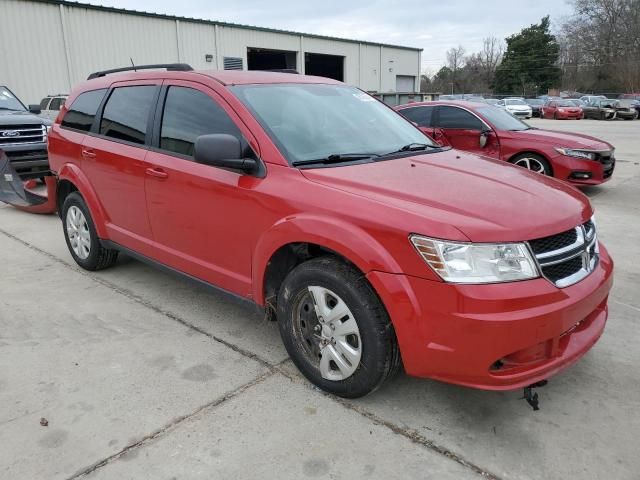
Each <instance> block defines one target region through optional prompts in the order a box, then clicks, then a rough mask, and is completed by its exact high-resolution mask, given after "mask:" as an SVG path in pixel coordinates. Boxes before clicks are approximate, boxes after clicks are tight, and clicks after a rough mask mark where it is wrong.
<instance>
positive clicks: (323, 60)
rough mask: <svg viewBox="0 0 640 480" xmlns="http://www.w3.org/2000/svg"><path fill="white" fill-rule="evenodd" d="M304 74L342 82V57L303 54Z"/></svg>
mask: <svg viewBox="0 0 640 480" xmlns="http://www.w3.org/2000/svg"><path fill="white" fill-rule="evenodd" d="M304 73H305V74H307V75H318V76H319V77H328V78H333V79H334V80H339V81H341V82H343V81H344V57H342V56H339V55H324V54H321V53H305V55H304Z"/></svg>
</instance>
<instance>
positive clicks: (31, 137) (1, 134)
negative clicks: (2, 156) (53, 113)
mask: <svg viewBox="0 0 640 480" xmlns="http://www.w3.org/2000/svg"><path fill="white" fill-rule="evenodd" d="M46 135H47V129H46V127H45V126H44V125H9V126H7V125H4V126H0V148H2V147H3V146H11V145H25V144H29V143H43V142H45V141H46V139H47V137H46Z"/></svg>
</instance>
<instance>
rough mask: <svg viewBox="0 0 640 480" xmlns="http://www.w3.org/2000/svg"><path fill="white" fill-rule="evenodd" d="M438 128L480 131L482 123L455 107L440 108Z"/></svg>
mask: <svg viewBox="0 0 640 480" xmlns="http://www.w3.org/2000/svg"><path fill="white" fill-rule="evenodd" d="M438 126H439V127H440V128H456V129H464V130H482V122H481V121H480V120H479V119H478V117H476V116H475V115H472V114H471V113H469V112H467V111H466V110H463V109H461V108H457V107H440V110H439V111H438Z"/></svg>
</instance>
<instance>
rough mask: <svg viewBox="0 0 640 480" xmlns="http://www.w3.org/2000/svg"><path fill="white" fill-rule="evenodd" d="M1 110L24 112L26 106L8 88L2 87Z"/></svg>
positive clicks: (0, 92)
mask: <svg viewBox="0 0 640 480" xmlns="http://www.w3.org/2000/svg"><path fill="white" fill-rule="evenodd" d="M0 110H15V111H19V112H23V111H24V110H25V108H24V105H22V103H21V102H20V100H18V99H17V98H16V97H15V96H14V95H13V93H11V92H10V91H9V89H8V88H7V87H2V86H0Z"/></svg>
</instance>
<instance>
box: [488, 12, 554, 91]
mask: <svg viewBox="0 0 640 480" xmlns="http://www.w3.org/2000/svg"><path fill="white" fill-rule="evenodd" d="M549 26H550V21H549V16H546V17H544V18H543V19H542V20H541V22H540V23H539V24H533V25H531V26H530V27H527V28H524V29H522V30H521V31H520V33H517V34H514V35H511V36H510V37H507V38H506V39H505V40H506V42H507V50H506V52H505V54H504V57H503V60H502V63H501V64H500V65H499V66H498V67H497V68H496V77H495V90H496V92H497V93H499V94H520V95H526V94H527V93H528V92H530V93H538V92H546V91H547V90H548V89H549V88H551V87H558V86H559V85H560V78H561V73H562V72H561V70H560V68H559V67H558V66H557V62H558V56H559V53H560V45H559V44H558V41H557V40H556V37H555V36H554V35H552V34H551V32H550V29H549Z"/></svg>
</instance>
